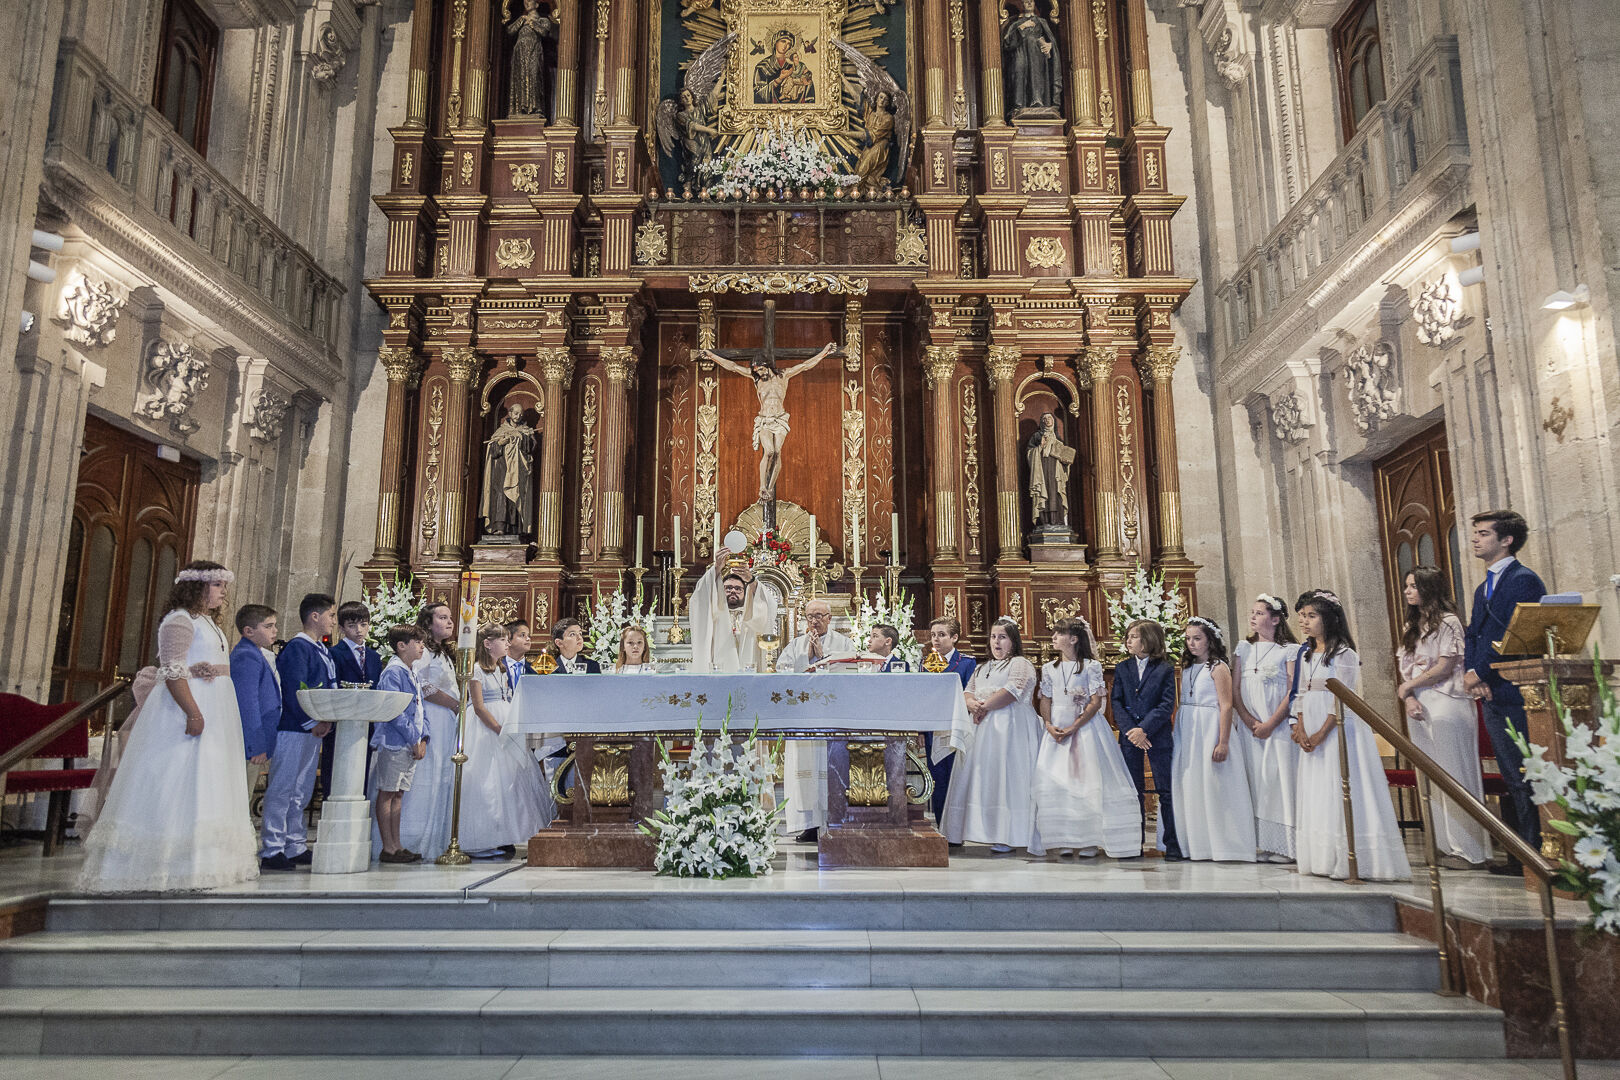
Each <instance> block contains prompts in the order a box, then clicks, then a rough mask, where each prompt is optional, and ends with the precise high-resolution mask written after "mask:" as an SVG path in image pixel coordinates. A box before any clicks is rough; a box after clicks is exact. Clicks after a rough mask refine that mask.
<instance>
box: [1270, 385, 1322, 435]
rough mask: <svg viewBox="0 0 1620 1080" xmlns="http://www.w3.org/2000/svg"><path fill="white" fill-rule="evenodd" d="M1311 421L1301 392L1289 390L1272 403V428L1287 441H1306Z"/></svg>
mask: <svg viewBox="0 0 1620 1080" xmlns="http://www.w3.org/2000/svg"><path fill="white" fill-rule="evenodd" d="M1311 426H1312V424H1311V421H1309V420H1307V419H1305V410H1304V407H1303V405H1302V404H1301V403H1300V400H1299V394H1297V393H1295V392H1294V391H1289V392H1288V393H1286V394H1284V395H1283V396H1282V397H1279V398H1278V399H1277V400H1275V401H1273V402H1272V403H1271V428H1272V430H1273V431H1274V432H1276V434H1277V438H1278V439H1281V440H1282V441H1283V442H1285V443H1300V442H1304V441H1305V439H1306V438H1307V437H1308V435H1309V429H1310V427H1311Z"/></svg>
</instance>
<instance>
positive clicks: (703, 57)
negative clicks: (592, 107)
mask: <svg viewBox="0 0 1620 1080" xmlns="http://www.w3.org/2000/svg"><path fill="white" fill-rule="evenodd" d="M736 40H737V35H736V34H735V33H730V34H727V35H726V36H725V37H723V38H721V39H720V40H718V41H716V42H715V43H714V44H713V45H710V46H709V47H708V48H707V49H704V50H703V51H702V52H701V53H699V54H698V56H697V59H695V60H693V61H692V62H691V63H690V64H689V65H687V68H686V78H685V80H684V81H683V84H682V87H681V92H680V93H679V94H678V95H676V96H675V97H668V98H665V99H664V100H663V101H661V102H659V103H658V111H657V113H656V114H654V116H653V123H654V125H655V127H656V129H657V131H658V149H659V151H660V152H661V153H662V154H663V155H664V156H665V157H667V158H669V159H670V160H671V161H673V162H674V163H675V168H676V170H677V172H678V173H679V174H680V179H681V183H682V184H685V185H688V186H694V187H695V186H698V185H699V184H701V183H702V175H701V173H700V172H699V171H698V167H699V166H700V165H702V164H703V163H704V162H706V161H708V160H709V158H710V157H712V156H713V155H714V140H715V138H716V137H717V136H718V135H719V134H720V131H719V129H718V128H716V127H715V126H714V114H715V111H716V108H717V107H718V105H719V91H720V74H721V72H723V71H724V70H725V67H726V57H727V53H728V52H729V50H730V48H731V45H732V42H734V41H736Z"/></svg>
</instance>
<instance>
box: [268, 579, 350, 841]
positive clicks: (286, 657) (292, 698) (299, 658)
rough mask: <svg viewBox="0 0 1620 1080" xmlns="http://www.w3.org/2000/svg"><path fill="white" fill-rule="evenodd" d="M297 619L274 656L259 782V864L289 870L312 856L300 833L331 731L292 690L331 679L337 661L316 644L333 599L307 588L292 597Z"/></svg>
mask: <svg viewBox="0 0 1620 1080" xmlns="http://www.w3.org/2000/svg"><path fill="white" fill-rule="evenodd" d="M298 620H299V622H300V623H301V624H302V625H303V629H302V630H301V631H300V632H299V634H298V636H297V637H295V638H293V639H292V640H291V641H289V642H287V644H286V647H284V648H283V649H282V650H281V655H280V656H278V657H277V658H276V671H277V672H278V673H279V674H280V676H281V726H280V729H279V730H278V731H277V732H276V748H275V751H274V752H273V753H272V754H271V755H270V780H269V782H268V783H267V784H266V785H265V788H264V820H263V824H262V825H261V827H260V831H259V868H260V869H262V870H293V869H296V868H297V867H300V866H308V865H309V864H310V862H311V860H312V859H313V856H311V855H310V851H309V841H308V839H307V838H306V836H305V830H306V827H307V826H306V822H305V820H304V809H305V808H306V807H307V806H309V800H310V797H311V796H312V795H314V794H315V770H316V766H317V764H318V763H319V761H320V756H321V740H323V739H325V738H326V737H327V736H328V735H329V734H331V732H332V725H331V724H328V723H325V722H324V721H318V720H316V719H315V718H314V717H313V716H310V715H309V714H308V713H306V712H304V707H303V705H302V704H300V703H299V701H298V691H299V690H301V689H309V690H321V689H326V688H329V687H334V686H336V685H337V665H336V664H334V663H333V661H332V656H331V654H330V653H328V652H327V651H326V646H325V645H323V644H321V639H322V638H325V637H329V636H330V635H331V633H332V630H333V629H334V627H335V626H336V625H337V601H335V600H333V599H332V598H331V597H330V596H328V595H326V594H325V593H309V594H308V595H306V596H305V597H304V598H303V599H302V600H300V601H299V602H298Z"/></svg>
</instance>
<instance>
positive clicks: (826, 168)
mask: <svg viewBox="0 0 1620 1080" xmlns="http://www.w3.org/2000/svg"><path fill="white" fill-rule="evenodd" d="M698 171H699V172H701V173H703V174H704V175H705V176H706V177H708V179H709V186H708V188H707V193H708V195H709V196H710V197H711V198H715V199H740V198H742V197H743V196H744V195H745V194H747V195H754V196H755V197H758V195H757V193H758V192H760V191H762V190H775V189H781V190H783V191H792V190H794V189H800V188H812V189H814V191H815V193H816V195H817V196H818V197H821V198H826V197H828V196H831V195H832V194H833V192H835V191H837V190H838V189H839V188H841V187H850V186H851V185H854V184H858V183H860V182H861V178H860V177H858V176H855V175H854V174H852V173H847V172H845V171H844V166H843V165H842V164H841V163H840V162H838V161H836V160H834V158H833V157H832V155H831V154H829V153H828V152H827V151H826V149H825V148H823V147H822V145H821V143H820V141H818V140H817V139H816V138H814V137H813V136H812V135H811V134H810V133H809V132H808V131H806V130H804V129H803V128H801V127H798V126H796V125H795V124H793V123H792V121H790V120H788V119H787V118H786V117H781V118H779V119H778V120H777V121H776V122H775V123H772V124H768V125H766V126H764V127H762V128H760V129H759V130H757V131H756V132H754V136H753V141H752V143H751V144H749V146H748V148H747V149H746V150H743V149H741V143H739V144H738V146H735V147H733V148H732V149H730V150H727V151H726V152H725V153H724V154H722V155H720V156H718V157H716V158H714V159H712V160H710V161H706V162H704V163H702V164H701V165H699V166H698Z"/></svg>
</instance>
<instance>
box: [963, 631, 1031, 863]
mask: <svg viewBox="0 0 1620 1080" xmlns="http://www.w3.org/2000/svg"><path fill="white" fill-rule="evenodd" d="M1037 681H1038V680H1037V678H1036V675H1035V668H1034V667H1033V666H1032V665H1031V664H1030V662H1029V661H1028V660H1026V659H1024V647H1023V643H1022V642H1021V641H1020V640H1019V637H1018V624H1017V623H1016V622H1014V621H1013V620H1012V619H1009V618H1006V617H1002V618H1000V619H997V620H996V621H995V622H994V623H992V624H990V659H989V661H987V662H986V663H984V664H981V665H980V666H979V668H978V670H977V671H975V672H974V675H973V681H972V682H971V683H970V684H969V685H968V688H967V691H966V693H965V695H964V696H965V697H966V700H967V708H968V714H969V715H970V716H971V717H972V718H973V724H974V729H973V742H972V744H971V745H969V746H968V748H967V750H966V756H965V758H964V760H963V761H962V762H960V763H959V764H958V765H957V767H956V773H955V776H954V777H953V778H952V780H951V791H950V795H949V796H948V797H947V799H946V802H945V839H946V840H947V841H948V842H950V843H952V844H962V843H972V844H989V845H990V850H991V851H994V852H996V853H997V854H1005V853H1007V852H1009V851H1011V850H1012V849H1013V848H1015V847H1025V846H1027V845H1028V844H1029V842H1030V838H1031V837H1032V836H1033V835H1034V830H1035V798H1034V779H1035V755H1036V753H1037V751H1038V750H1039V746H1040V743H1039V739H1040V732H1041V718H1040V716H1039V715H1038V714H1037V713H1036V712H1035V706H1034V704H1033V703H1032V702H1033V699H1034V696H1035V690H1036V687H1037ZM958 753H962V752H961V751H958Z"/></svg>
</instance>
